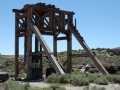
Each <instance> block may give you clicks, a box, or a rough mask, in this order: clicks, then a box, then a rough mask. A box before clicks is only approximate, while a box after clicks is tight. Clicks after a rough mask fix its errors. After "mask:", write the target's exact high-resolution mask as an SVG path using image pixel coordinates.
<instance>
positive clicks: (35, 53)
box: [29, 51, 46, 56]
mask: <svg viewBox="0 0 120 90" xmlns="http://www.w3.org/2000/svg"><path fill="white" fill-rule="evenodd" d="M41 54H46V53H45V52H44V51H40V52H30V53H29V55H30V56H34V55H41Z"/></svg>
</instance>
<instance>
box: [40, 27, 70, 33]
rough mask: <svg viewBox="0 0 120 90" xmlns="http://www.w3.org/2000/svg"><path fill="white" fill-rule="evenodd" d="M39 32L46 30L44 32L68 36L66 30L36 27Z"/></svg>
mask: <svg viewBox="0 0 120 90" xmlns="http://www.w3.org/2000/svg"><path fill="white" fill-rule="evenodd" d="M38 28H39V30H46V31H52V32H60V33H63V34H68V33H69V31H68V30H62V29H51V28H48V27H44V28H43V27H38Z"/></svg>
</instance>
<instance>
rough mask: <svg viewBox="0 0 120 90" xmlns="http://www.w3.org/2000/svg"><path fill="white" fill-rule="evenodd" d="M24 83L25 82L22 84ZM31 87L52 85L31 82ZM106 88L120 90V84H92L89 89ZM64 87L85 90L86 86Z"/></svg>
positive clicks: (69, 89)
mask: <svg viewBox="0 0 120 90" xmlns="http://www.w3.org/2000/svg"><path fill="white" fill-rule="evenodd" d="M22 83H24V82H22ZM29 83H30V85H31V86H37V87H40V88H44V87H49V86H50V84H48V83H44V82H29ZM94 86H96V87H104V88H106V90H120V85H119V84H109V85H97V84H93V83H91V84H90V85H89V87H94ZM63 87H65V88H66V90H83V89H84V88H85V87H86V86H81V87H79V86H72V85H64V86H63ZM89 90H92V89H89Z"/></svg>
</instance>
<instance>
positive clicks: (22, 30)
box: [18, 29, 27, 33]
mask: <svg viewBox="0 0 120 90" xmlns="http://www.w3.org/2000/svg"><path fill="white" fill-rule="evenodd" d="M18 32H19V33H20V32H27V30H26V29H18Z"/></svg>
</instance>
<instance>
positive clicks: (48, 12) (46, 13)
mask: <svg viewBox="0 0 120 90" xmlns="http://www.w3.org/2000/svg"><path fill="white" fill-rule="evenodd" d="M48 14H49V12H48V13H46V14H45V15H43V16H42V17H40V18H39V19H38V20H37V21H36V22H35V23H37V22H39V21H40V20H42V19H44V18H45V17H46V16H47V15H48Z"/></svg>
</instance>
